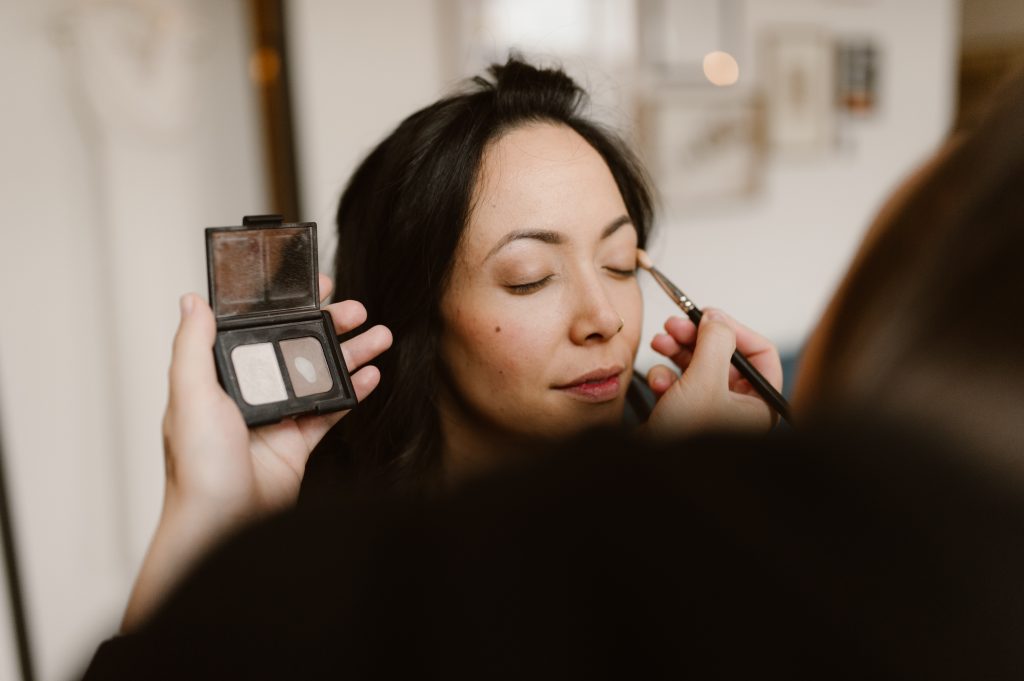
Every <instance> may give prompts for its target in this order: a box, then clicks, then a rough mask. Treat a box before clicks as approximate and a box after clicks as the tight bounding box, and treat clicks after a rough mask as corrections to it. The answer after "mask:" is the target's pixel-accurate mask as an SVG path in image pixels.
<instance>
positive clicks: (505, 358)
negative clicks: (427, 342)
mask: <svg viewBox="0 0 1024 681" xmlns="http://www.w3.org/2000/svg"><path fill="white" fill-rule="evenodd" d="M481 310H482V311H481ZM446 321H447V331H446V332H445V336H444V341H443V342H442V348H443V351H444V355H445V356H444V359H445V361H446V363H447V364H448V366H449V368H450V369H451V370H452V373H453V375H454V378H455V379H456V381H457V383H458V384H459V385H460V387H462V388H463V389H468V390H473V389H474V388H479V387H483V386H486V387H488V388H498V387H501V388H506V389H507V388H509V387H513V386H514V385H515V384H517V383H520V382H525V381H528V380H530V379H531V378H532V377H534V376H535V375H537V374H539V373H541V372H542V369H543V368H542V367H540V366H538V361H537V360H538V354H537V346H538V340H539V339H538V331H539V329H540V327H541V326H542V325H539V324H538V321H539V318H538V316H537V315H530V314H529V313H528V311H527V310H526V309H525V306H523V309H522V310H520V309H517V307H516V306H512V307H511V308H509V307H508V306H505V307H504V308H502V309H497V308H496V306H493V305H491V306H486V305H485V306H480V308H479V309H476V310H474V311H473V312H472V313H466V312H465V311H455V314H452V315H450V316H449V319H448V320H446Z"/></svg>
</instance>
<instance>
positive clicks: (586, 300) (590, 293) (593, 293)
mask: <svg viewBox="0 0 1024 681" xmlns="http://www.w3.org/2000/svg"><path fill="white" fill-rule="evenodd" d="M572 295H573V296H574V297H575V300H574V301H573V308H574V310H575V313H574V315H573V319H572V325H571V326H570V329H569V336H570V338H571V339H572V342H573V343H575V344H577V345H589V344H592V343H601V342H604V341H607V340H608V339H610V338H611V337H612V336H614V335H615V334H617V333H618V332H619V331H621V330H622V326H623V323H624V322H623V320H622V317H621V316H620V315H619V312H618V310H616V309H615V306H614V305H612V302H611V299H610V298H609V297H608V292H607V291H606V290H605V288H604V286H602V284H601V282H600V281H599V279H598V276H597V275H596V274H595V275H593V276H589V277H586V278H584V279H581V281H580V282H579V285H578V286H576V287H574V288H573V291H572Z"/></svg>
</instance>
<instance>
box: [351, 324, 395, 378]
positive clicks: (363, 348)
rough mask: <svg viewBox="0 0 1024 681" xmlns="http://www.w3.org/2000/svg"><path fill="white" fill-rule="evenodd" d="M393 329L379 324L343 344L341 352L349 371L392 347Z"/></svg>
mask: <svg viewBox="0 0 1024 681" xmlns="http://www.w3.org/2000/svg"><path fill="white" fill-rule="evenodd" d="M391 341H392V337H391V330H390V329H389V328H388V327H386V326H383V325H381V324H378V325H377V326H375V327H373V328H371V329H367V330H366V331H363V332H362V333H361V334H359V335H358V336H356V337H355V338H350V339H349V340H347V341H345V342H344V343H342V344H341V354H342V356H343V357H344V358H345V365H346V366H347V367H348V370H349V371H355V370H356V369H358V368H359V367H361V366H363V365H364V364H366V363H367V362H369V361H371V360H373V358H374V357H376V356H377V355H379V354H381V353H382V352H384V351H385V350H387V349H388V348H390V347H391Z"/></svg>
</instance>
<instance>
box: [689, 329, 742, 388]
mask: <svg viewBox="0 0 1024 681" xmlns="http://www.w3.org/2000/svg"><path fill="white" fill-rule="evenodd" d="M735 350H736V333H735V332H734V331H733V330H732V327H731V326H729V324H728V322H727V321H726V320H725V317H724V315H723V314H722V313H720V312H718V311H717V310H708V311H707V312H705V313H704V315H703V317H702V318H701V320H700V324H699V325H698V326H697V342H696V344H695V346H694V349H693V359H691V360H690V365H689V366H688V367H687V368H686V371H685V372H684V373H683V378H684V379H685V380H686V381H687V382H690V383H692V384H694V385H695V386H696V387H698V388H700V389H701V390H706V391H715V392H718V391H726V392H727V391H728V390H729V367H730V361H731V360H732V353H733V352H735Z"/></svg>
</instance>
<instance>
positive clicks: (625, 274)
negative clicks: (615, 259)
mask: <svg viewBox="0 0 1024 681" xmlns="http://www.w3.org/2000/svg"><path fill="white" fill-rule="evenodd" d="M604 269H605V270H606V271H608V272H611V273H612V274H614V275H615V276H617V277H622V278H624V279H625V278H627V277H634V276H636V268H635V267H634V268H633V269H631V270H620V269H617V268H615V267H605V268H604Z"/></svg>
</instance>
